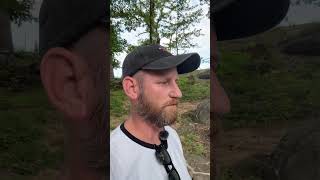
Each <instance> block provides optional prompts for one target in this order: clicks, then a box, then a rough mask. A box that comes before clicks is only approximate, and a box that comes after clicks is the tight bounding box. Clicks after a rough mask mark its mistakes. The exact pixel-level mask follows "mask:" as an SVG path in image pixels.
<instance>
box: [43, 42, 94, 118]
mask: <svg viewBox="0 0 320 180" xmlns="http://www.w3.org/2000/svg"><path fill="white" fill-rule="evenodd" d="M87 73H88V66H87V65H85V64H84V61H83V60H82V59H81V58H80V57H79V56H77V55H75V54H74V53H72V52H70V51H69V50H67V49H64V48H51V49H49V50H48V51H47V53H46V54H45V55H44V56H43V58H42V62H41V65H40V74H41V80H42V83H43V85H44V88H45V90H46V92H47V95H48V98H49V100H50V101H51V103H52V104H53V105H54V106H55V107H56V108H57V109H58V110H59V111H61V112H62V113H63V114H64V115H65V116H67V117H68V118H70V119H74V120H82V119H85V118H87V116H88V113H89V110H88V104H87V103H86V102H87V101H86V100H87V98H88V86H89V85H90V84H89V82H87V81H88V78H87V77H86V75H87Z"/></svg>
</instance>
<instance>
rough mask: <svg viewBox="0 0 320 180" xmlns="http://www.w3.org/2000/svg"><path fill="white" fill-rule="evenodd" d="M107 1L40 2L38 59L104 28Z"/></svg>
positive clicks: (68, 0) (50, 0)
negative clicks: (89, 32) (48, 52)
mask: <svg viewBox="0 0 320 180" xmlns="http://www.w3.org/2000/svg"><path fill="white" fill-rule="evenodd" d="M108 15H109V7H107V1H106V0H90V1H88V0H43V2H42V4H41V8H40V13H39V48H40V55H41V56H43V55H44V54H45V52H46V51H47V50H48V49H50V48H52V47H66V46H68V45H70V44H72V43H73V42H76V41H77V40H78V39H79V38H80V37H81V36H82V35H84V34H85V33H87V32H88V31H89V30H91V29H92V28H94V27H95V26H97V25H99V24H103V25H105V26H106V27H107V23H108V22H109V17H108Z"/></svg>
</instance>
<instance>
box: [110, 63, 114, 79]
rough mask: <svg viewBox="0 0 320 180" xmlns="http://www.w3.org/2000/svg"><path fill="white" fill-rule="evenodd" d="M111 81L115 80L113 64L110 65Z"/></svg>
mask: <svg viewBox="0 0 320 180" xmlns="http://www.w3.org/2000/svg"><path fill="white" fill-rule="evenodd" d="M110 79H114V73H113V67H112V64H111V63H110Z"/></svg>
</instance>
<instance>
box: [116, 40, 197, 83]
mask: <svg viewBox="0 0 320 180" xmlns="http://www.w3.org/2000/svg"><path fill="white" fill-rule="evenodd" d="M199 65H200V56H199V54H197V53H189V54H181V55H176V56H174V55H172V54H171V53H170V52H168V51H167V50H166V49H165V48H164V47H163V46H161V45H158V44H156V45H148V46H140V47H137V48H136V49H135V50H133V51H132V52H130V53H129V54H128V55H127V56H126V58H125V59H124V61H123V65H122V78H124V77H126V76H133V75H134V74H135V73H137V72H138V71H139V70H164V69H170V68H173V67H177V71H178V74H184V73H188V72H192V71H194V70H196V69H197V68H198V67H199Z"/></svg>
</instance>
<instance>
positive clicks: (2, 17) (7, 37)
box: [0, 9, 13, 52]
mask: <svg viewBox="0 0 320 180" xmlns="http://www.w3.org/2000/svg"><path fill="white" fill-rule="evenodd" d="M0 27H1V28H0V52H1V51H8V52H12V51H13V44H12V34H11V23H10V16H9V14H8V13H6V12H5V11H3V10H1V9H0Z"/></svg>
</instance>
